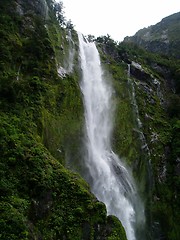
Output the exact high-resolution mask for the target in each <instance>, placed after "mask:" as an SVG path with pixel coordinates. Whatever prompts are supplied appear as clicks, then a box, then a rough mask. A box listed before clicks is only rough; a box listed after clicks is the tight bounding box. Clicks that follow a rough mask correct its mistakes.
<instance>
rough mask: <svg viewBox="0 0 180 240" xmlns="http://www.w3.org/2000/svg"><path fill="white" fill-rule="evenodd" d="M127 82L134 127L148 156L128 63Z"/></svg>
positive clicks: (148, 151) (148, 152)
mask: <svg viewBox="0 0 180 240" xmlns="http://www.w3.org/2000/svg"><path fill="white" fill-rule="evenodd" d="M127 77H128V83H129V84H130V86H131V104H132V106H133V110H134V112H135V117H136V121H137V128H136V129H134V130H135V131H136V132H137V133H138V134H139V138H140V140H141V143H142V149H144V150H146V152H147V154H148V156H149V157H150V150H149V147H148V144H147V141H146V138H145V136H144V133H143V131H141V129H142V122H141V120H140V116H139V108H138V105H137V102H136V93H135V88H134V82H133V81H132V80H131V79H130V77H131V65H130V64H128V74H127Z"/></svg>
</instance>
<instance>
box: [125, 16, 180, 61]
mask: <svg viewBox="0 0 180 240" xmlns="http://www.w3.org/2000/svg"><path fill="white" fill-rule="evenodd" d="M179 39H180V12H178V13H175V14H173V15H171V16H169V17H166V18H163V19H162V21H161V22H159V23H157V24H156V25H154V26H150V27H148V28H143V29H141V30H139V31H138V32H137V33H136V34H135V35H134V36H132V37H126V38H125V39H124V41H125V42H132V43H135V44H137V45H138V46H140V47H143V48H145V49H146V50H149V51H151V52H154V53H160V54H163V55H167V56H172V57H175V58H178V59H180V47H179V46H180V40H179Z"/></svg>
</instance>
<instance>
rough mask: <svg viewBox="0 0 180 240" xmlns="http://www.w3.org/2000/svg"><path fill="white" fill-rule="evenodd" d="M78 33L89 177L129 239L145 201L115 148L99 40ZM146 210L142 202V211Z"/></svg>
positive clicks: (90, 182)
mask: <svg viewBox="0 0 180 240" xmlns="http://www.w3.org/2000/svg"><path fill="white" fill-rule="evenodd" d="M78 37H79V47H80V60H81V69H82V81H81V84H80V87H81V91H82V94H83V101H84V108H85V127H86V151H87V154H86V155H85V165H86V168H87V170H86V173H85V175H86V176H85V177H86V179H87V181H88V182H89V184H90V186H91V190H92V192H93V193H94V194H95V195H96V197H97V198H98V199H99V200H100V201H102V202H104V203H105V205H106V207H107V212H108V214H111V215H115V216H117V217H118V218H119V219H120V220H121V222H122V224H123V226H124V228H125V231H126V235H127V238H128V240H135V239H136V236H135V235H136V233H135V225H136V221H141V220H140V219H138V217H137V215H138V214H137V212H138V211H137V205H138V204H139V205H141V203H140V201H139V202H138V196H137V191H136V187H135V183H134V181H133V178H132V176H131V174H130V171H129V170H127V167H125V164H124V163H123V162H122V161H121V160H120V159H119V158H118V156H117V155H116V154H115V153H114V152H113V151H112V150H111V144H110V137H111V131H112V118H111V116H112V114H113V107H112V101H111V97H112V96H111V95H112V88H111V86H110V85H109V84H108V83H107V81H106V80H105V78H104V76H103V71H102V68H101V62H100V57H99V53H98V50H97V48H96V46H95V43H93V42H88V41H87V40H85V39H84V37H83V36H82V34H80V33H79V34H78ZM143 212H144V210H143V206H141V213H142V214H141V215H143ZM142 219H144V218H143V217H142ZM142 222H143V220H142Z"/></svg>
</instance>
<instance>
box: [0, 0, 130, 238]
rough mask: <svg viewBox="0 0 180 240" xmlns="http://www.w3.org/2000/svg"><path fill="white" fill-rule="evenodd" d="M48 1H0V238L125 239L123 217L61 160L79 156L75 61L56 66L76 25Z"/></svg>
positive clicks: (80, 116) (79, 115) (79, 111)
mask: <svg viewBox="0 0 180 240" xmlns="http://www.w3.org/2000/svg"><path fill="white" fill-rule="evenodd" d="M44 4H45V2H44V1H40V2H38V3H36V1H27V2H26V1H21V3H18V2H17V1H13V0H11V1H1V3H0V33H1V42H0V56H1V59H0V93H1V99H0V111H1V114H0V146H1V148H0V155H1V158H0V179H1V181H0V192H1V196H0V210H1V211H0V212H1V213H0V239H1V240H15V239H17V240H19V239H22V240H25V239H73V240H79V239H109V240H115V239H119V240H125V239H126V236H125V232H124V229H123V227H122V225H121V223H120V222H119V220H117V219H116V218H115V217H113V216H108V217H107V214H106V208H105V205H104V204H103V203H101V202H98V201H97V199H96V198H95V197H94V196H93V195H92V194H91V193H90V190H89V186H88V185H87V184H86V182H85V181H84V180H82V178H81V177H80V176H79V175H78V174H75V173H72V172H71V171H69V170H67V169H66V168H65V167H64V165H65V159H66V158H67V155H68V156H69V158H71V159H73V161H78V158H79V157H80V153H78V148H79V146H80V141H81V132H82V122H83V114H82V102H81V94H80V90H79V84H78V81H79V77H78V75H77V73H78V71H77V70H78V69H76V70H75V71H74V74H73V75H71V74H69V75H66V76H64V77H62V76H59V75H58V73H57V67H59V66H62V67H63V61H64V60H65V59H66V56H67V54H68V44H69V43H68V41H67V39H66V35H67V31H68V29H69V28H71V29H72V28H73V26H72V24H70V22H67V23H66V21H65V19H64V18H63V15H62V8H61V7H62V6H61V4H60V5H57V4H55V5H54V4H53V2H52V1H47V4H48V13H47V12H45V9H46V4H45V5H44ZM55 16H56V17H55ZM66 24H67V25H66ZM73 36H75V31H74V32H73ZM75 39H77V37H75ZM67 150H68V152H67ZM65 156H66V157H65ZM72 156H73V157H72Z"/></svg>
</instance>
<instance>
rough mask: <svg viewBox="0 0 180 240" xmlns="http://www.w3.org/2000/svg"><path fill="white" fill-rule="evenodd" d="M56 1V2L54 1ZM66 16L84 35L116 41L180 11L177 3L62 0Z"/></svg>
mask: <svg viewBox="0 0 180 240" xmlns="http://www.w3.org/2000/svg"><path fill="white" fill-rule="evenodd" d="M57 1H58V0H57ZM61 1H62V2H63V6H64V12H65V17H66V19H67V20H69V19H71V21H72V23H73V25H74V26H75V29H76V30H77V31H80V32H82V33H83V34H85V35H88V34H91V35H94V36H96V37H97V36H102V35H107V34H109V35H110V36H111V38H113V39H114V40H116V41H122V40H123V39H124V37H126V36H132V35H134V34H135V33H136V32H137V31H138V30H140V29H141V28H144V27H148V26H150V25H153V24H156V23H158V22H160V21H161V19H162V18H164V17H166V16H169V15H171V14H173V13H176V12H179V11H180V0H136V1H135V0H61Z"/></svg>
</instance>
